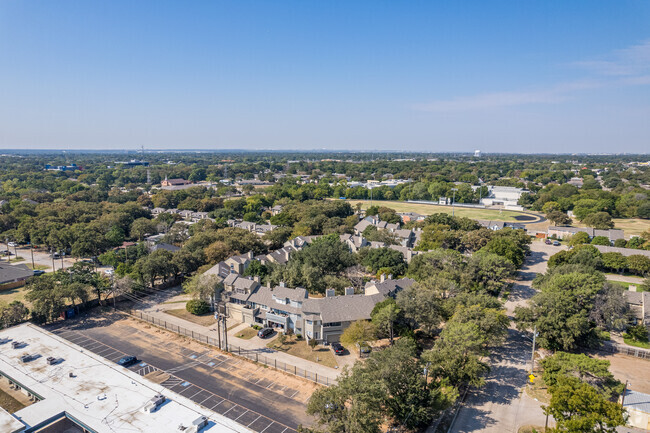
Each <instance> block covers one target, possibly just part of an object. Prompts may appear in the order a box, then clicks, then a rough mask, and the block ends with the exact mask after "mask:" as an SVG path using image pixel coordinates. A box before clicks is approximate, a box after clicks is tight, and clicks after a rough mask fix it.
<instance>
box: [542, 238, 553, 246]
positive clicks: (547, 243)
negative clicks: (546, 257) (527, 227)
mask: <svg viewBox="0 0 650 433" xmlns="http://www.w3.org/2000/svg"><path fill="white" fill-rule="evenodd" d="M544 243H545V244H546V245H551V244H552V243H553V242H552V241H551V240H550V239H546V240H545V241H544Z"/></svg>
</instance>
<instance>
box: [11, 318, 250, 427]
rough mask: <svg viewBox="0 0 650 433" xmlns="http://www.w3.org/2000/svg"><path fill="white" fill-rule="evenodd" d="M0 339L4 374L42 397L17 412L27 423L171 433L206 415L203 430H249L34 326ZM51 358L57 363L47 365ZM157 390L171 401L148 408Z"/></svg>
mask: <svg viewBox="0 0 650 433" xmlns="http://www.w3.org/2000/svg"><path fill="white" fill-rule="evenodd" d="M0 339H2V340H3V341H5V343H4V344H1V345H0V372H1V373H2V374H3V375H5V376H8V377H11V378H12V380H13V381H14V382H16V383H19V384H20V385H21V386H22V388H23V389H25V390H29V391H30V392H31V393H33V394H35V395H38V396H40V397H42V400H41V401H39V402H36V403H34V404H32V405H30V406H28V407H26V408H24V409H21V410H19V411H17V412H16V413H15V414H14V416H15V417H16V418H17V419H19V420H21V421H22V422H23V423H25V424H26V425H28V426H29V427H32V428H33V427H37V426H39V425H41V424H42V423H43V422H45V421H48V422H49V423H51V422H54V421H56V420H58V419H61V418H64V417H67V418H68V419H71V420H75V421H76V422H78V423H82V424H84V425H85V428H86V429H87V430H89V431H91V432H94V433H114V432H118V431H129V432H142V433H149V432H157V433H164V432H169V433H171V432H178V431H180V430H179V425H181V424H182V425H183V426H185V427H188V426H190V425H192V422H193V421H194V420H196V419H197V418H199V417H201V416H205V417H208V420H209V422H208V424H207V426H206V427H204V428H203V429H202V430H201V431H202V432H211V433H216V432H242V433H243V432H246V433H248V432H251V430H249V429H247V428H246V427H243V426H241V425H239V424H237V423H235V422H234V421H232V420H230V419H228V418H226V417H223V416H222V415H219V414H217V413H215V412H211V411H209V410H207V409H205V408H203V407H201V406H199V405H198V404H196V403H194V402H192V401H191V400H189V399H187V398H185V397H182V396H181V395H178V394H175V393H173V392H172V391H170V390H168V389H166V388H164V387H163V386H162V385H158V384H156V383H153V382H150V381H149V380H147V379H145V378H143V377H141V376H140V375H138V374H137V373H135V372H132V371H130V370H127V369H126V368H123V367H120V366H118V365H116V364H113V363H112V362H110V361H108V360H106V359H104V358H102V357H100V356H98V355H95V354H93V353H91V352H88V351H85V350H83V349H82V348H81V347H79V346H76V345H74V344H72V343H70V342H68V341H66V340H63V339H62V338H60V337H58V336H56V335H54V334H52V333H50V332H48V331H46V330H44V329H42V328H39V327H37V326H35V325H32V324H23V325H19V326H15V327H13V328H9V329H4V330H2V331H0ZM9 341H20V342H23V347H22V348H20V349H13V348H12V345H11V344H9ZM25 354H30V355H32V356H33V357H32V360H30V361H28V362H22V361H21V356H23V355H25ZM48 357H55V358H57V359H58V360H59V362H58V363H56V364H55V365H49V364H48V362H47V358H48ZM158 394H162V395H163V396H165V397H166V398H167V401H166V402H165V403H163V404H162V405H161V406H160V407H159V408H158V409H156V410H155V411H153V412H151V413H147V412H145V411H144V410H143V408H144V407H145V405H146V404H147V403H149V401H150V400H151V399H152V398H153V397H154V396H156V395H158ZM2 420H5V422H6V421H8V420H6V417H3V416H2V414H0V423H2V422H3V421H2ZM46 425H47V424H46ZM0 426H2V424H0ZM1 430H2V431H3V432H4V431H10V430H4V429H1ZM30 430H31V429H28V430H27V431H30Z"/></svg>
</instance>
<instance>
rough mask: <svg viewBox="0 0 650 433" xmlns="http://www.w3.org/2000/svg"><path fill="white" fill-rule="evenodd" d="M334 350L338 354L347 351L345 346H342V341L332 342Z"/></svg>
mask: <svg viewBox="0 0 650 433" xmlns="http://www.w3.org/2000/svg"><path fill="white" fill-rule="evenodd" d="M332 350H333V351H334V353H335V354H336V355H343V354H344V353H345V348H344V347H343V346H341V343H332Z"/></svg>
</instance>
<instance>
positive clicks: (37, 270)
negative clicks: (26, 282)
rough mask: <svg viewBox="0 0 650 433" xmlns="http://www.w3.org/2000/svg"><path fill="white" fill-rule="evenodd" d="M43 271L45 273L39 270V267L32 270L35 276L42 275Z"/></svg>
mask: <svg viewBox="0 0 650 433" xmlns="http://www.w3.org/2000/svg"><path fill="white" fill-rule="evenodd" d="M44 273H45V271H41V270H40V269H36V270H34V276H35V277H37V276H39V275H43V274H44Z"/></svg>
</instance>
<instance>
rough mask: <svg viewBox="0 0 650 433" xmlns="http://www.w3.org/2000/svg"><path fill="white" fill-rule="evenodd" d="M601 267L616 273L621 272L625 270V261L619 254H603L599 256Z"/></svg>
mask: <svg viewBox="0 0 650 433" xmlns="http://www.w3.org/2000/svg"><path fill="white" fill-rule="evenodd" d="M601 258H602V260H603V266H604V267H605V268H607V269H610V270H612V271H616V272H622V271H623V270H625V269H626V268H627V260H626V259H625V256H624V255H623V254H621V253H603V255H602V256H601Z"/></svg>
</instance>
